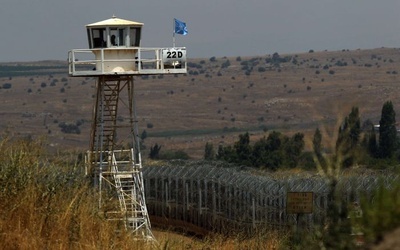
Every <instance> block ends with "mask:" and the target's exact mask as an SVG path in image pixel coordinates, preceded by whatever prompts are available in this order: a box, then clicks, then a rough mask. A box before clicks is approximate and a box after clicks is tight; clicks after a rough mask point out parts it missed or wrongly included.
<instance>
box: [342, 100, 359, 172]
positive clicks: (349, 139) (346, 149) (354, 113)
mask: <svg viewBox="0 0 400 250" xmlns="http://www.w3.org/2000/svg"><path fill="white" fill-rule="evenodd" d="M360 134H361V122H360V115H359V112H358V107H353V108H352V109H351V112H350V114H349V115H348V116H347V117H346V118H345V120H344V122H343V124H342V126H340V127H339V134H338V138H337V140H336V156H337V157H339V158H341V162H342V165H343V166H344V167H349V166H351V165H352V164H354V161H355V156H356V153H357V152H356V151H357V146H358V144H359V140H360Z"/></svg>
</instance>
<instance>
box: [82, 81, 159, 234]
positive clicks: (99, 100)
mask: <svg viewBox="0 0 400 250" xmlns="http://www.w3.org/2000/svg"><path fill="white" fill-rule="evenodd" d="M96 87H97V88H96V89H97V97H96V103H95V105H94V111H93V123H92V132H91V143H90V150H89V151H88V154H87V164H86V165H87V173H88V174H89V175H91V176H93V179H94V183H95V185H96V186H98V188H99V207H100V209H101V210H102V211H103V212H104V214H105V216H106V217H107V218H108V219H110V220H117V221H123V222H124V225H125V227H126V228H127V229H130V230H132V232H133V234H134V235H135V236H137V238H138V239H142V238H144V239H153V238H154V237H153V235H152V233H151V230H150V227H151V225H150V220H149V216H148V212H147V207H146V200H145V195H144V184H143V173H142V162H141V156H140V149H139V139H138V129H137V124H136V120H137V119H136V113H135V98H134V94H135V93H134V83H133V76H129V75H126V76H100V77H99V78H98V81H97V86H96ZM125 148H127V149H125ZM114 196H116V197H115V198H117V199H113V197H114Z"/></svg>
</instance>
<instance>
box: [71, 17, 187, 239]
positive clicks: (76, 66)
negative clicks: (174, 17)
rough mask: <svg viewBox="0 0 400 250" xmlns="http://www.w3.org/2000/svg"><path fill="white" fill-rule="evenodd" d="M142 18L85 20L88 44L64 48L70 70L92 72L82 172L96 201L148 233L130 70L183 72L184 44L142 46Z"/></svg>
mask: <svg viewBox="0 0 400 250" xmlns="http://www.w3.org/2000/svg"><path fill="white" fill-rule="evenodd" d="M142 28H143V23H139V22H134V21H129V20H124V19H120V18H117V17H115V16H113V17H112V18H111V19H107V20H104V21H100V22H96V23H92V24H88V25H86V30H87V37H88V42H89V49H73V50H71V51H69V53H68V64H69V75H70V76H76V77H95V78H96V100H95V103H94V108H93V119H92V129H91V136H90V146H89V150H88V152H87V155H86V174H87V175H90V176H92V177H93V182H94V184H95V186H97V187H98V189H99V207H100V208H101V211H103V213H104V216H105V217H106V218H107V219H110V220H118V221H122V222H124V225H125V227H126V228H127V229H130V230H132V231H133V233H134V235H135V236H137V237H138V238H143V237H144V238H145V239H151V238H153V235H152V233H151V229H150V228H151V225H150V220H149V215H148V212H147V207H146V200H145V195H144V184H143V175H142V161H141V155H140V142H139V135H138V126H137V117H136V105H135V99H136V98H135V90H134V86H135V84H134V79H133V77H134V76H135V75H149V74H180V73H186V72H187V65H186V48H184V47H173V48H143V47H141V31H142Z"/></svg>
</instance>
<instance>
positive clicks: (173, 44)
mask: <svg viewBox="0 0 400 250" xmlns="http://www.w3.org/2000/svg"><path fill="white" fill-rule="evenodd" d="M173 22H174V24H173V25H172V27H173V28H174V30H173V32H172V48H175V19H173Z"/></svg>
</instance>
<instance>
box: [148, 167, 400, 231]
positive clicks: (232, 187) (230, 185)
mask: <svg viewBox="0 0 400 250" xmlns="http://www.w3.org/2000/svg"><path fill="white" fill-rule="evenodd" d="M144 178H145V190H146V197H147V207H148V210H149V213H150V215H151V216H152V221H153V223H154V222H156V223H157V222H160V223H169V224H171V225H175V226H177V227H181V228H183V229H186V230H188V231H194V232H198V233H204V232H206V231H217V232H226V231H231V232H232V231H233V230H234V229H238V230H240V231H243V230H246V231H247V232H249V233H251V232H253V231H254V230H256V229H257V228H260V227H265V226H268V227H275V228H282V227H286V226H289V225H292V224H294V222H295V220H296V215H292V214H287V212H286V196H287V192H314V211H313V213H312V214H309V215H305V218H303V219H304V220H305V221H306V222H307V224H308V225H313V224H319V225H320V224H322V223H323V222H324V219H325V217H326V216H325V215H326V211H327V208H328V194H329V181H328V179H327V178H324V177H322V176H319V175H297V176H290V177H282V178H279V177H276V176H275V177H273V176H272V175H263V176H261V175H258V174H253V173H251V172H249V171H245V170H240V169H238V168H232V167H229V168H226V167H220V166H218V164H217V165H209V164H204V163H192V164H190V165H188V164H187V163H182V162H175V163H173V164H172V165H169V164H168V165H163V166H151V167H145V168H144ZM397 178H398V177H397V176H395V175H384V174H382V175H376V173H375V174H361V175H360V174H358V175H348V176H343V177H341V179H340V181H339V183H338V187H339V189H340V192H341V194H342V197H343V199H344V200H346V201H348V202H353V201H356V200H358V199H359V198H360V195H361V193H364V194H365V193H367V194H368V193H371V192H372V190H373V189H374V188H376V187H377V185H378V184H379V183H380V182H382V181H383V183H384V185H386V186H388V187H389V186H390V183H391V181H393V180H395V179H397Z"/></svg>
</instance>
